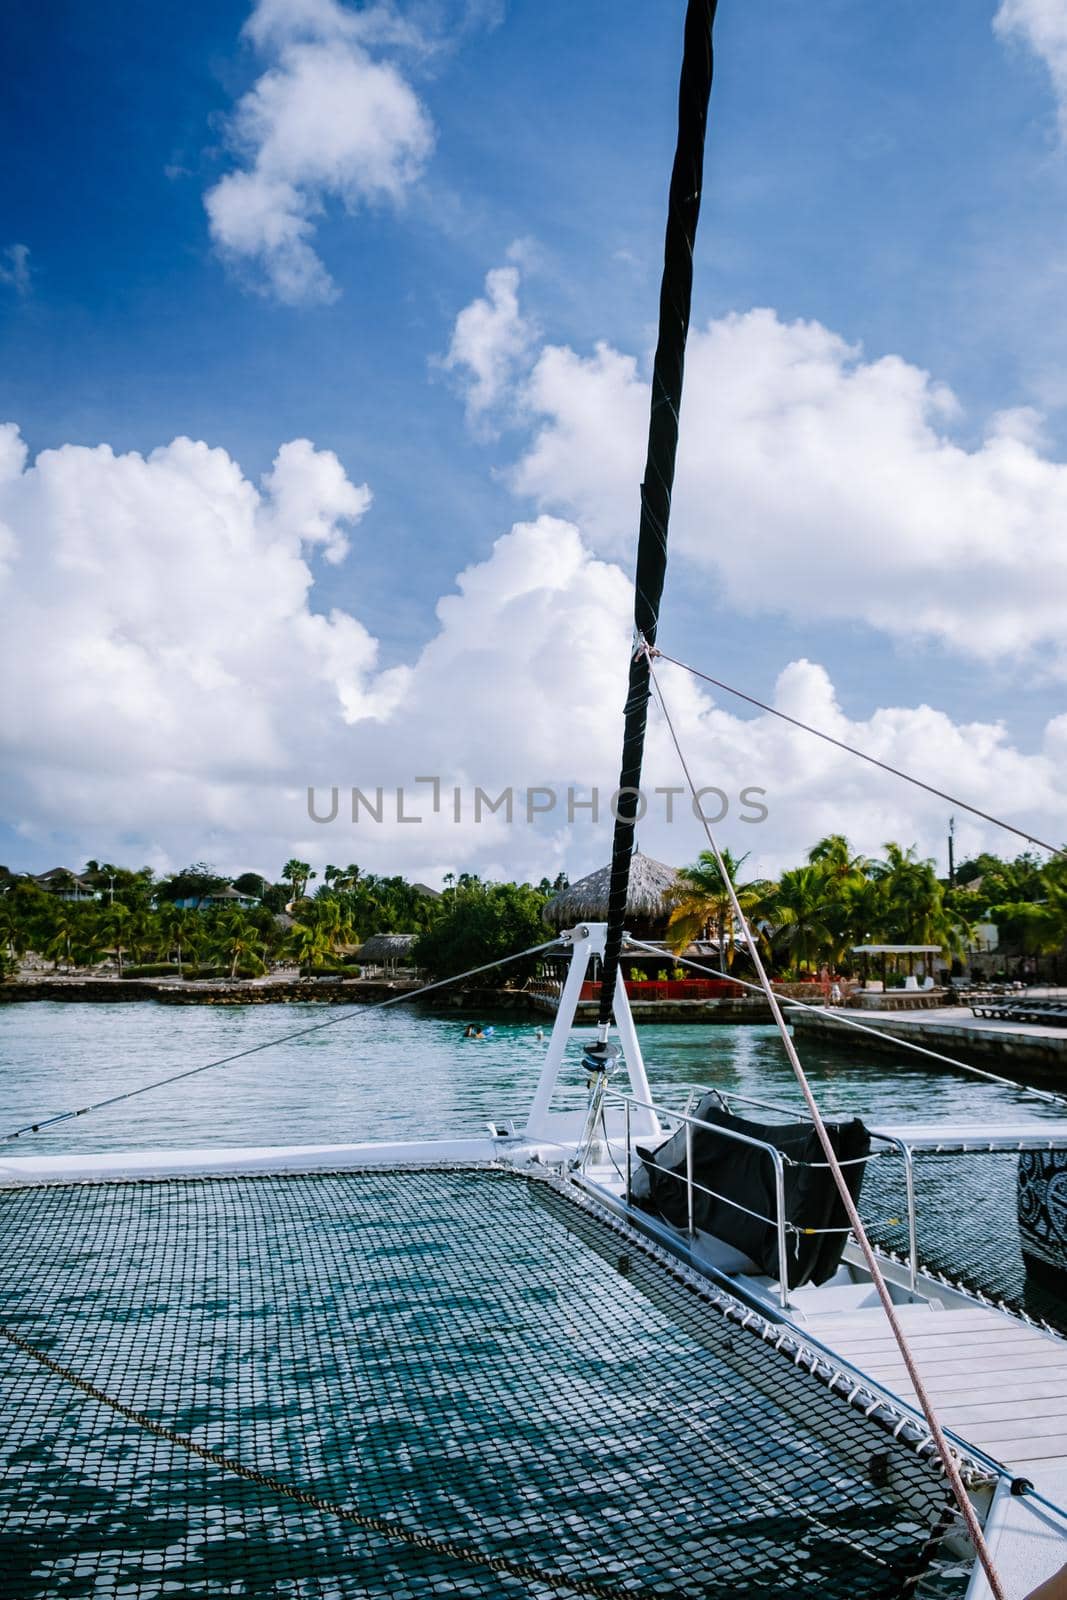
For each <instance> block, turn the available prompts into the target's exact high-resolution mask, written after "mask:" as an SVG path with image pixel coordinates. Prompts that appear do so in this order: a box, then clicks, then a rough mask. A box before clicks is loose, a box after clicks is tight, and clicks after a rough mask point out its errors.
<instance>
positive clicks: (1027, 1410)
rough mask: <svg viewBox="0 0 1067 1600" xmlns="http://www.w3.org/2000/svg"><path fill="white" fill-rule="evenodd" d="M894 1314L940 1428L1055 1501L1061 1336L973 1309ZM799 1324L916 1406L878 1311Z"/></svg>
mask: <svg viewBox="0 0 1067 1600" xmlns="http://www.w3.org/2000/svg"><path fill="white" fill-rule="evenodd" d="M816 1303H817V1302H816ZM897 1314H898V1316H899V1318H900V1321H901V1324H902V1326H903V1328H904V1331H905V1333H906V1334H907V1336H908V1342H909V1344H910V1345H911V1348H912V1351H913V1352H914V1355H915V1359H916V1364H917V1366H918V1368H919V1372H920V1373H921V1375H922V1378H923V1382H924V1383H925V1384H926V1386H927V1389H928V1391H929V1393H930V1397H931V1399H932V1400H933V1402H934V1404H935V1406H936V1407H937V1409H938V1415H939V1417H940V1419H941V1421H942V1423H943V1424H944V1426H945V1427H947V1428H950V1429H951V1430H952V1431H953V1432H954V1433H956V1434H958V1435H959V1437H960V1438H961V1439H964V1440H965V1441H966V1442H967V1443H968V1444H971V1445H974V1446H975V1447H976V1448H978V1449H979V1450H983V1451H984V1452H985V1453H986V1455H988V1456H992V1457H993V1458H994V1459H995V1460H997V1461H1000V1462H1002V1463H1003V1464H1004V1465H1005V1466H1006V1467H1008V1468H1009V1469H1010V1471H1011V1472H1012V1473H1013V1474H1014V1475H1015V1476H1016V1477H1022V1478H1029V1479H1030V1481H1031V1482H1032V1483H1033V1484H1034V1486H1035V1487H1036V1488H1037V1489H1038V1490H1040V1492H1041V1493H1042V1494H1045V1495H1047V1496H1048V1497H1049V1498H1050V1499H1051V1500H1053V1501H1055V1502H1057V1503H1061V1504H1062V1502H1063V1501H1064V1499H1067V1341H1064V1340H1063V1339H1058V1338H1056V1336H1055V1335H1053V1334H1047V1333H1044V1332H1043V1331H1042V1330H1041V1329H1039V1328H1036V1327H1030V1326H1028V1325H1027V1324H1025V1323H1022V1322H1017V1321H1016V1320H1014V1319H1013V1318H1011V1317H1008V1316H1005V1315H1004V1314H1003V1313H1002V1312H999V1311H995V1310H992V1309H986V1308H985V1307H983V1306H978V1305H976V1306H973V1307H968V1308H965V1309H959V1310H957V1309H948V1308H945V1309H939V1308H938V1307H936V1306H931V1305H913V1306H906V1305H905V1306H898V1307H897ZM807 1326H808V1329H809V1330H810V1332H811V1333H813V1334H814V1335H815V1336H816V1337H817V1338H818V1339H820V1340H821V1341H822V1342H823V1343H824V1344H826V1345H828V1346H829V1347H830V1348H831V1349H832V1350H834V1351H835V1352H836V1353H837V1354H838V1355H840V1356H841V1357H842V1358H843V1359H844V1360H846V1361H848V1362H850V1363H851V1364H852V1365H853V1366H856V1367H858V1368H859V1369H860V1371H862V1372H864V1373H866V1374H867V1375H868V1376H870V1377H871V1378H874V1379H877V1381H878V1382H879V1383H881V1384H882V1385H884V1387H886V1388H888V1389H891V1390H892V1391H893V1393H894V1394H897V1395H899V1396H900V1398H901V1399H902V1400H906V1401H907V1402H908V1403H909V1404H910V1405H916V1404H917V1403H918V1402H917V1400H916V1396H915V1391H914V1390H913V1388H912V1386H911V1383H910V1380H909V1378H908V1374H907V1371H906V1369H905V1366H904V1363H903V1361H902V1360H901V1356H900V1351H899V1350H898V1348H897V1343H896V1340H895V1339H894V1338H893V1335H892V1333H891V1332H890V1329H889V1325H888V1323H887V1322H886V1320H885V1317H884V1316H883V1315H882V1314H881V1312H880V1311H875V1310H870V1311H867V1310H864V1311H856V1312H845V1313H841V1314H836V1315H835V1314H833V1313H829V1314H826V1315H823V1316H818V1315H816V1316H813V1317H811V1319H810V1321H809V1322H808V1324H807Z"/></svg>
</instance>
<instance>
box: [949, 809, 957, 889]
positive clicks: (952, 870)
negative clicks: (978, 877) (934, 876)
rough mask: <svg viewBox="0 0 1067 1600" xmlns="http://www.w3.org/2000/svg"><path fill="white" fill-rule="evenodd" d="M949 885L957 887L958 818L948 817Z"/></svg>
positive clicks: (952, 887)
mask: <svg viewBox="0 0 1067 1600" xmlns="http://www.w3.org/2000/svg"><path fill="white" fill-rule="evenodd" d="M948 886H949V888H950V889H954V888H955V887H956V819H955V817H949V819H948Z"/></svg>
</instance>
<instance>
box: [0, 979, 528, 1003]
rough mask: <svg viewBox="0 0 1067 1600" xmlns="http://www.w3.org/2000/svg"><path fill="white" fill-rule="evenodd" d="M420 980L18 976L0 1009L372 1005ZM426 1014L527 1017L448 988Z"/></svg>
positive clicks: (510, 994)
mask: <svg viewBox="0 0 1067 1600" xmlns="http://www.w3.org/2000/svg"><path fill="white" fill-rule="evenodd" d="M424 981H425V980H424V979H422V978H333V977H331V978H300V977H267V978H233V979H227V978H213V979H196V980H195V981H189V982H183V981H181V980H179V979H174V978H118V977H79V976H76V975H75V976H71V977H67V976H66V975H65V974H61V973H56V974H50V975H42V974H39V973H35V974H33V975H32V976H21V977H19V978H17V979H14V980H12V981H10V982H8V983H0V1005H5V1004H6V1005H18V1004H21V1003H28V1002H31V1001H35V1000H62V1001H66V1002H72V1001H73V1002H79V1003H83V1004H90V1005H91V1004H112V1005H113V1004H115V1002H117V1001H129V1000H154V1001H156V1002H157V1003H159V1004H161V1005H169V1006H262V1005H308V1004H312V1005H331V1006H334V1005H375V1004H378V1003H380V1002H381V1001H383V1000H392V999H396V998H397V996H399V995H404V994H411V993H412V992H413V991H415V990H416V989H418V988H420V987H421V985H422V984H423V982H424ZM420 1004H422V1005H424V1006H426V1007H427V1008H428V1009H430V1010H441V1011H456V1010H470V1009H471V1008H472V1007H473V1008H475V1009H477V1010H479V1011H489V1010H493V1011H516V1010H518V1011H523V1012H530V1011H532V1008H531V1007H530V1004H529V996H528V995H526V994H525V993H524V992H523V991H522V990H521V989H485V988H478V989H453V990H448V989H444V990H439V991H438V992H437V993H435V994H430V995H427V996H426V998H425V1000H424V1001H421V1002H420Z"/></svg>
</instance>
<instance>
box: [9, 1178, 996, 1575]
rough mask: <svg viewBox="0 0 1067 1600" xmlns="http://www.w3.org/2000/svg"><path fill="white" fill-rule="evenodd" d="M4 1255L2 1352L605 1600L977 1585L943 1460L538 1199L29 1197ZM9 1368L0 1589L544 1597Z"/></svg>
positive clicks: (394, 1190)
mask: <svg viewBox="0 0 1067 1600" xmlns="http://www.w3.org/2000/svg"><path fill="white" fill-rule="evenodd" d="M0 1238H2V1241H3V1247H2V1271H0V1322H2V1323H3V1324H4V1325H5V1326H6V1327H7V1328H9V1329H10V1330H12V1331H13V1333H14V1334H15V1335H16V1336H17V1337H18V1338H20V1339H23V1340H25V1341H27V1342H28V1343H29V1344H30V1345H31V1346H32V1347H33V1348H34V1349H35V1350H37V1351H41V1352H43V1353H45V1354H46V1356H47V1357H48V1358H49V1359H51V1360H52V1361H54V1362H56V1363H58V1364H59V1365H61V1366H62V1367H63V1368H65V1369H67V1370H68V1371H69V1372H72V1373H74V1374H77V1375H78V1377H79V1378H81V1379H82V1380H83V1381H86V1382H88V1383H90V1384H92V1385H94V1386H96V1387H97V1388H98V1389H99V1390H101V1391H103V1393H104V1394H105V1395H106V1396H108V1397H110V1398H112V1399H114V1400H117V1401H119V1402H121V1403H122V1404H125V1405H127V1406H129V1407H131V1408H132V1409H134V1410H136V1411H138V1412H140V1413H142V1414H143V1415H145V1416H147V1417H148V1418H150V1419H152V1420H153V1421H158V1422H160V1423H163V1424H165V1425H166V1426H167V1427H168V1428H169V1429H172V1430H174V1431H176V1432H177V1433H179V1434H182V1435H185V1436H187V1437H188V1438H190V1439H192V1440H195V1441H196V1442H197V1443H199V1444H201V1445H205V1446H207V1447H209V1448H210V1449H212V1450H213V1451H217V1452H220V1453H224V1454H226V1455H227V1456H229V1457H232V1458H235V1459H236V1460H237V1461H238V1462H239V1463H240V1464H242V1466H244V1467H249V1468H254V1469H256V1470H257V1471H260V1472H263V1473H266V1474H270V1475H272V1476H273V1477H275V1478H277V1479H281V1480H283V1481H284V1483H285V1484H286V1485H293V1486H296V1487H297V1488H301V1489H304V1490H307V1489H310V1490H312V1491H313V1492H314V1493H315V1494H316V1495H317V1496H318V1497H320V1498H321V1499H322V1500H325V1501H328V1502H330V1503H331V1504H332V1505H335V1506H340V1507H346V1508H350V1509H351V1508H354V1509H357V1510H358V1511H359V1512H361V1513H364V1514H368V1513H369V1514H373V1515H378V1516H384V1517H387V1518H389V1519H391V1520H394V1521H395V1522H397V1523H399V1524H402V1525H403V1526H404V1527H406V1528H408V1529H414V1530H419V1531H421V1532H422V1533H425V1534H426V1535H428V1536H429V1537H430V1538H431V1539H436V1540H439V1541H440V1540H446V1541H447V1540H451V1541H453V1542H455V1541H462V1543H463V1544H464V1545H465V1546H466V1547H467V1548H468V1549H475V1550H477V1551H478V1552H480V1553H481V1554H483V1555H485V1556H487V1557H488V1556H503V1557H505V1558H508V1559H510V1560H512V1561H514V1562H519V1563H523V1564H526V1565H527V1566H530V1565H532V1566H535V1567H536V1568H537V1570H538V1571H539V1572H540V1573H543V1574H547V1575H549V1576H550V1577H552V1578H553V1579H555V1581H556V1584H557V1586H558V1585H559V1584H560V1583H561V1582H562V1581H563V1580H566V1579H574V1578H575V1577H579V1578H581V1579H584V1580H592V1581H595V1582H598V1583H600V1584H603V1585H606V1586H608V1587H609V1588H611V1589H614V1590H616V1591H617V1592H618V1593H619V1594H620V1595H622V1594H626V1593H632V1594H639V1593H640V1594H646V1595H649V1596H651V1595H656V1596H679V1597H698V1596H699V1597H722V1600H725V1597H726V1596H730V1597H739V1596H772V1595H773V1596H775V1597H776V1600H786V1597H789V1596H797V1597H799V1596H804V1600H811V1597H812V1596H813V1595H818V1596H820V1597H828V1596H834V1595H842V1596H848V1597H850V1600H860V1597H875V1596H879V1597H880V1596H891V1595H903V1594H907V1593H910V1592H911V1590H910V1588H909V1581H911V1580H914V1577H915V1575H916V1573H917V1572H918V1571H920V1570H922V1571H923V1577H922V1579H921V1585H922V1586H921V1590H920V1592H921V1593H924V1594H942V1595H953V1594H959V1593H962V1590H963V1587H964V1581H963V1579H962V1578H961V1576H960V1575H959V1573H958V1571H957V1570H956V1569H954V1568H953V1567H952V1566H951V1565H950V1564H949V1563H948V1561H947V1558H945V1557H944V1556H943V1555H942V1553H941V1552H940V1551H938V1553H936V1554H935V1555H933V1556H932V1557H931V1555H930V1550H929V1548H927V1541H928V1538H929V1535H930V1531H931V1529H932V1528H934V1527H936V1526H938V1525H939V1519H941V1518H942V1516H943V1512H944V1507H945V1489H944V1485H943V1483H942V1480H941V1478H940V1475H939V1473H938V1471H937V1469H936V1468H935V1467H934V1466H933V1465H931V1464H930V1463H929V1462H928V1461H927V1460H924V1459H923V1458H922V1457H920V1456H918V1455H917V1454H915V1453H914V1451H913V1450H912V1449H910V1448H909V1447H908V1446H907V1445H905V1444H904V1443H902V1442H897V1441H895V1440H894V1439H893V1438H892V1437H891V1436H890V1435H889V1434H888V1433H887V1432H886V1431H884V1430H883V1429H882V1428H880V1427H879V1426H878V1425H877V1424H876V1423H874V1422H873V1421H868V1420H866V1419H865V1418H864V1417H863V1416H862V1414H861V1413H860V1412H858V1411H857V1410H855V1409H853V1408H851V1407H849V1406H848V1405H847V1404H846V1403H845V1402H844V1401H843V1400H842V1399H840V1398H839V1397H837V1396H835V1395H833V1394H831V1393H830V1392H829V1391H828V1390H827V1389H825V1388H824V1387H823V1386H822V1385H820V1383H819V1382H818V1381H817V1380H816V1379H815V1378H813V1377H811V1376H810V1375H809V1374H808V1373H806V1372H803V1371H801V1370H799V1369H798V1368H796V1367H795V1366H794V1365H793V1364H792V1363H791V1362H790V1361H789V1360H787V1359H786V1358H785V1357H784V1356H782V1355H780V1354H778V1353H777V1352H775V1351H774V1350H773V1349H772V1348H770V1347H769V1346H768V1345H766V1344H765V1343H764V1342H762V1341H761V1340H760V1339H759V1338H758V1337H757V1336H755V1335H754V1334H752V1333H750V1332H746V1331H744V1330H742V1329H740V1328H738V1327H737V1326H736V1325H734V1324H731V1323H729V1322H728V1321H727V1320H726V1319H725V1318H723V1317H722V1316H721V1315H720V1314H719V1313H718V1312H717V1311H716V1310H715V1309H714V1308H713V1307H711V1306H709V1305H708V1304H707V1303H706V1302H705V1301H703V1300H702V1299H701V1298H700V1297H699V1296H697V1295H695V1294H694V1293H692V1292H691V1291H690V1290H689V1289H687V1288H686V1287H685V1285H684V1284H682V1283H680V1282H679V1281H678V1280H677V1279H675V1278H674V1277H672V1276H671V1275H670V1274H669V1273H667V1272H666V1271H665V1270H664V1269H663V1268H662V1267H661V1266H660V1264H659V1263H658V1262H656V1261H655V1260H654V1259H651V1258H650V1257H648V1256H646V1255H643V1254H642V1253H641V1251H640V1250H639V1249H638V1248H635V1247H634V1245H633V1244H632V1243H630V1242H628V1241H627V1239H626V1238H625V1237H623V1238H620V1236H619V1235H618V1233H617V1232H613V1231H612V1229H611V1228H610V1227H609V1226H607V1225H606V1224H605V1223H603V1222H601V1221H600V1220H599V1219H598V1218H597V1217H595V1216H593V1215H590V1214H589V1213H587V1211H585V1210H583V1209H582V1208H580V1207H579V1206H577V1205H576V1204H574V1203H573V1202H572V1201H570V1200H569V1199H567V1198H566V1197H565V1196H564V1195H562V1194H560V1193H558V1192H557V1191H556V1190H555V1189H553V1188H552V1187H551V1186H550V1185H547V1184H545V1183H543V1182H537V1181H534V1180H528V1179H525V1178H522V1177H518V1176H514V1175H508V1174H504V1173H496V1172H491V1171H484V1170H483V1171H453V1170H448V1171H433V1172H431V1171H423V1172H407V1173H398V1172H391V1173H390V1172H377V1173H350V1174H342V1175H325V1176H324V1175H315V1176H305V1177H288V1176H287V1177H284V1178H281V1177H259V1178H228V1179H210V1180H193V1179H188V1180H181V1181H173V1182H158V1183H106V1184H105V1183H101V1184H85V1185H78V1186H70V1187H68V1186H61V1187H45V1188H24V1189H19V1190H6V1191H2V1192H0ZM0 1352H2V1355H0V1359H2V1361H3V1367H4V1373H5V1376H4V1383H3V1391H2V1399H0V1461H2V1464H3V1470H4V1474H5V1476H4V1478H3V1480H2V1483H0V1592H2V1593H3V1594H4V1595H9V1594H10V1595H13V1596H14V1595H17V1596H18V1597H19V1600H33V1597H35V1596H39V1597H43V1596H48V1597H50V1600H51V1597H59V1596H64V1597H65V1596H83V1595H85V1596H88V1595H92V1596H94V1597H103V1596H108V1597H109V1596H115V1597H120V1596H121V1597H127V1596H129V1597H131V1600H135V1597H140V1600H145V1597H148V1596H152V1597H153V1600H154V1597H156V1596H160V1597H162V1596H178V1597H181V1596H185V1597H193V1596H196V1597H203V1596H205V1595H207V1594H209V1593H210V1594H212V1595H227V1596H231V1595H232V1596H250V1595H288V1596H297V1597H312V1596H314V1597H323V1600H325V1597H331V1600H332V1597H348V1596H362V1595H366V1596H382V1597H386V1596H388V1597H389V1600H415V1597H420V1600H421V1597H423V1596H430V1595H435V1596H438V1595H452V1596H472V1597H475V1596H484V1597H494V1600H495V1597H498V1596H499V1597H507V1596H516V1597H519V1596H530V1597H537V1600H547V1597H548V1596H550V1595H551V1594H553V1593H558V1592H560V1589H559V1588H558V1587H557V1588H555V1589H553V1587H552V1586H551V1584H550V1583H549V1582H548V1581H540V1580H533V1579H530V1580H525V1579H520V1578H516V1577H513V1576H509V1575H507V1574H500V1573H497V1572H493V1571H489V1570H486V1569H485V1568H484V1567H483V1566H481V1565H480V1564H479V1563H478V1562H476V1561H469V1562H464V1561H460V1560H457V1559H454V1558H452V1557H449V1556H445V1555H443V1554H442V1553H440V1552H439V1551H438V1552H435V1551H433V1550H423V1549H418V1548H412V1547H411V1546H408V1545H405V1544H402V1543H399V1542H397V1541H396V1540H395V1539H394V1538H392V1537H388V1536H383V1535H381V1534H380V1533H369V1532H367V1531H365V1530H363V1529H361V1528H358V1527H353V1526H352V1525H350V1524H348V1523H346V1522H344V1521H343V1520H342V1518H341V1517H339V1516H338V1515H336V1514H334V1513H331V1511H329V1510H323V1509H321V1508H320V1509H317V1510H316V1509H310V1508H308V1507H306V1506H302V1505H301V1504H300V1503H299V1502H297V1501H296V1500H294V1499H293V1498H292V1497H291V1496H288V1495H287V1494H285V1493H283V1492H281V1491H280V1490H279V1489H278V1488H277V1487H273V1488H269V1489H268V1488H265V1487H263V1486H261V1485H258V1484H255V1483H249V1482H247V1481H245V1480H244V1479H242V1478H241V1477H240V1476H238V1475H236V1474H235V1473H234V1472H233V1471H229V1470H227V1469H225V1468H223V1467H220V1466H217V1465H213V1464H211V1463H208V1462H205V1461H203V1460H201V1459H200V1458H198V1457H197V1456H195V1455H194V1454H192V1453H191V1452H190V1451H189V1450H188V1449H187V1448H184V1447H183V1446H182V1445H180V1444H178V1443H176V1442H174V1441H168V1440H165V1439H162V1438H159V1437H157V1436H155V1435H153V1434H152V1433H150V1432H149V1431H147V1430H146V1428H145V1427H144V1426H143V1425H142V1424H140V1423H138V1422H136V1421H134V1420H130V1419H128V1418H125V1417H123V1416H121V1415H118V1414H117V1413H116V1412H115V1410H114V1409H112V1408H111V1407H109V1406H108V1405H106V1404H105V1403H103V1401H102V1400H100V1399H94V1398H90V1397H89V1396H87V1395H85V1394H84V1393H83V1392H82V1391H80V1390H79V1389H78V1388H77V1387H76V1386H75V1385H74V1384H73V1383H72V1382H70V1381H69V1379H67V1378H64V1377H62V1376H59V1375H57V1374H55V1373H53V1372H50V1371H48V1370H47V1369H46V1368H44V1367H42V1365H41V1364H40V1362H39V1361H37V1360H35V1359H34V1358H33V1356H32V1355H30V1354H28V1353H26V1352H25V1351H23V1350H21V1349H19V1348H18V1347H17V1346H16V1345H14V1344H12V1343H11V1341H10V1339H2V1340H0ZM941 1525H943V1524H941ZM563 1592H564V1593H565V1594H568V1593H572V1592H575V1587H574V1585H573V1584H571V1585H569V1586H566V1587H565V1588H564V1589H563Z"/></svg>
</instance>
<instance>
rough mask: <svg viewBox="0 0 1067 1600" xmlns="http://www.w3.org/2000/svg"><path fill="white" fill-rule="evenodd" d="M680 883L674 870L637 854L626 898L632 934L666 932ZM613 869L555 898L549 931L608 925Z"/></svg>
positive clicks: (549, 910) (545, 913) (602, 870)
mask: <svg viewBox="0 0 1067 1600" xmlns="http://www.w3.org/2000/svg"><path fill="white" fill-rule="evenodd" d="M677 881H678V873H677V871H676V870H675V868H674V867H668V866H665V865H664V863H663V862H662V861H653V860H652V857H651V856H643V855H642V854H641V852H640V850H635V851H634V853H633V859H632V860H631V862H630V887H629V892H628V893H627V896H626V916H627V920H628V922H629V923H630V924H632V926H631V927H630V932H631V933H634V934H636V935H638V936H642V935H643V934H644V933H650V932H651V930H652V929H653V928H656V929H662V928H663V927H664V926H665V925H666V922H667V918H668V917H669V916H670V914H671V909H672V907H671V901H670V899H669V895H670V891H671V890H672V889H673V888H674V886H675V884H676V883H677ZM610 884H611V867H610V866H607V867H601V868H600V869H599V871H597V872H591V873H590V874H589V875H588V877H585V878H579V879H578V882H577V883H572V884H571V885H570V886H569V887H568V888H566V889H561V890H560V892H559V894H556V895H553V896H552V899H551V900H550V901H549V902H548V904H547V905H546V906H545V909H544V911H543V913H542V915H543V917H544V919H545V921H546V922H547V923H548V925H549V927H552V928H570V927H573V925H574V924H575V923H576V922H605V921H606V920H607V915H608V889H609V887H610Z"/></svg>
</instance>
